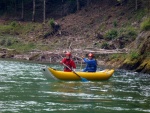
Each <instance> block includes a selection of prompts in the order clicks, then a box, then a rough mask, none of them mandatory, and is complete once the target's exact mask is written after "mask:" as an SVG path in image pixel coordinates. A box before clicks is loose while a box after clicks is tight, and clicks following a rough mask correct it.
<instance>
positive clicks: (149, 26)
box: [140, 18, 150, 31]
mask: <svg viewBox="0 0 150 113" xmlns="http://www.w3.org/2000/svg"><path fill="white" fill-rule="evenodd" d="M140 28H141V30H142V31H148V30H150V18H146V19H145V20H144V21H143V22H142V23H141V25H140Z"/></svg>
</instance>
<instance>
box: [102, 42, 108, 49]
mask: <svg viewBox="0 0 150 113" xmlns="http://www.w3.org/2000/svg"><path fill="white" fill-rule="evenodd" d="M108 46H109V44H108V43H107V42H104V43H102V45H101V48H102V49H108Z"/></svg>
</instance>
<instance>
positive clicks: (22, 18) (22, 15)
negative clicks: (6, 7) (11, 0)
mask: <svg viewBox="0 0 150 113" xmlns="http://www.w3.org/2000/svg"><path fill="white" fill-rule="evenodd" d="M21 7H22V8H21V20H24V0H22V4H21Z"/></svg>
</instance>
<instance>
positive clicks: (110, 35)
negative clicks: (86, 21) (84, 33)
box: [105, 29, 118, 40]
mask: <svg viewBox="0 0 150 113" xmlns="http://www.w3.org/2000/svg"><path fill="white" fill-rule="evenodd" d="M117 36H118V31H117V30H115V29H112V30H109V31H108V32H107V33H106V34H105V38H106V39H108V40H112V39H115V38H116V37H117Z"/></svg>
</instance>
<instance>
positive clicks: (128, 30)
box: [119, 26, 137, 40]
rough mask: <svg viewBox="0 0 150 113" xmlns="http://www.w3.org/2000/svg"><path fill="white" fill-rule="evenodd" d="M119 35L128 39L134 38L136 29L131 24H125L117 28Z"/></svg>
mask: <svg viewBox="0 0 150 113" xmlns="http://www.w3.org/2000/svg"><path fill="white" fill-rule="evenodd" d="M119 36H123V37H125V38H127V39H128V40H134V39H135V38H136V36H137V31H136V30H135V28H134V27H132V26H126V27H124V28H122V29H120V30H119Z"/></svg>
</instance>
